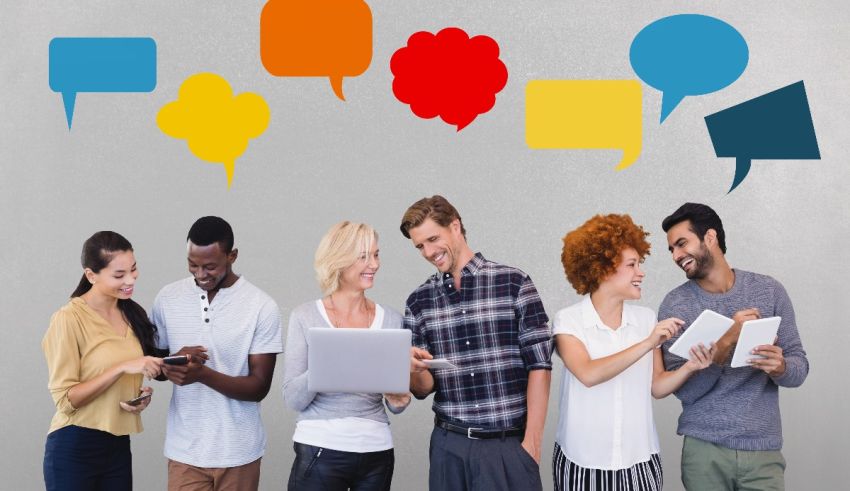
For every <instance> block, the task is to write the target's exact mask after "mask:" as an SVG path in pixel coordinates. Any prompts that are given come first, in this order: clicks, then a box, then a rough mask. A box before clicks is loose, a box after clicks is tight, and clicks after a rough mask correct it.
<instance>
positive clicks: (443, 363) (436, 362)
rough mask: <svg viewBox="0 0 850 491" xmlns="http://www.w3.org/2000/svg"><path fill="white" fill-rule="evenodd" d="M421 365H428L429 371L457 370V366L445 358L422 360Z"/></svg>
mask: <svg viewBox="0 0 850 491" xmlns="http://www.w3.org/2000/svg"><path fill="white" fill-rule="evenodd" d="M422 363H424V364H426V365H428V368H429V369H432V370H433V369H435V368H436V369H445V368H457V365H455V364H454V363H452V362H450V361H449V360H447V359H445V358H435V359H433V360H422Z"/></svg>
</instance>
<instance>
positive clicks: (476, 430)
mask: <svg viewBox="0 0 850 491" xmlns="http://www.w3.org/2000/svg"><path fill="white" fill-rule="evenodd" d="M662 228H663V230H664V231H665V232H666V234H667V242H668V248H669V251H670V253H671V255H672V258H673V261H674V262H675V264H676V265H677V266H678V267H679V268H681V269H682V270H683V271H684V273H685V275H686V277H687V281H686V282H685V283H683V284H682V285H680V286H679V287H677V288H675V289H674V290H673V291H671V292H670V293H669V294H667V296H666V297H665V299H664V301H663V302H662V304H661V306H660V308H659V314H658V316H656V315H655V313H654V312H653V311H652V310H650V309H648V308H645V307H640V306H636V305H633V304H630V303H626V301H630V300H638V299H640V297H641V285H642V281H643V279H644V274H645V273H644V271H643V269H642V263H643V260H644V258H645V257H646V256H647V255H648V254H649V249H650V244H649V243H648V242H647V240H646V237H647V236H648V233H647V232H646V231H645V230H644V229H643V227H641V226H639V225H636V224H635V223H634V222H633V221H632V219H631V218H630V217H629V216H628V215H615V214H610V215H597V216H594V217H592V218H591V219H589V220H588V221H587V222H585V223H584V224H583V225H581V226H580V227H578V228H577V229H575V230H573V231H571V232H569V233H567V234H566V236H565V237H564V239H563V250H562V255H561V260H562V263H563V267H564V271H565V274H566V278H567V280H568V281H569V283H570V284H571V285H572V286H573V288H574V289H575V290H576V292H577V293H578V294H580V295H583V296H584V297H583V298H582V300H581V301H580V302H578V303H577V304H575V305H572V306H570V307H567V308H565V309H562V310H560V311H558V312H557V313H556V314H555V316H554V320H553V322H552V327H551V328H550V322H549V317H548V316H547V314H546V312H545V310H544V308H543V303H542V301H541V300H540V297H539V295H538V293H537V290H536V288H535V286H534V283H533V282H532V280H531V278H530V277H529V276H528V275H527V274H526V273H524V272H523V271H521V270H519V269H517V268H514V267H510V266H506V265H502V264H499V263H496V262H493V261H490V260H488V259H485V257H484V256H483V255H482V254H481V253H476V252H474V251H473V250H472V249H471V248H470V246H469V245H468V243H467V241H466V229H465V227H464V224H463V221H462V220H461V217H460V214H459V213H458V211H457V210H456V209H455V207H454V206H452V204H451V203H449V202H448V201H447V200H446V199H445V198H443V197H441V196H432V197H430V198H423V199H421V200H419V201H417V202H416V203H414V204H413V205H411V206H410V207H409V208H408V209H407V211H406V212H405V213H404V216H403V218H402V221H401V226H400V229H401V233H402V234H403V235H404V236H405V237H406V238H408V239H410V240H411V242H412V243H413V245H414V246H415V247H416V249H418V250H419V252H420V253H421V254H422V257H423V258H424V259H425V260H427V261H428V262H429V263H431V264H432V265H433V266H434V267H435V268H436V270H437V272H436V273H435V274H434V275H432V276H431V277H429V278H428V279H427V280H426V281H425V282H424V283H423V284H422V285H421V286H419V287H418V288H417V289H416V290H415V291H414V292H413V293H411V294H410V296H409V297H408V299H407V302H406V305H405V309H404V314H403V315H402V314H400V313H398V312H396V311H395V310H393V309H392V308H391V307H389V306H387V305H382V304H378V303H376V302H374V301H373V300H371V299H369V298H367V296H366V290H368V289H369V288H371V287H372V286H373V284H374V281H375V275H376V273H377V272H378V270H379V267H380V256H379V249H378V234H377V233H376V232H375V230H374V229H372V228H371V227H369V226H368V225H365V224H361V223H352V222H341V223H339V224H337V225H335V226H333V227H332V228H331V229H330V230H329V231H328V232H327V234H326V235H325V236H324V237H323V238H322V240H321V242H320V244H319V247H318V249H317V251H316V255H315V264H314V266H315V270H316V277H317V280H318V283H319V286H320V289H321V291H322V296H321V298H318V299H317V300H315V301H311V302H308V303H306V304H304V305H301V306H299V307H296V308H295V309H293V310H292V313H291V315H290V318H289V327H288V330H287V332H286V350H285V356H284V365H285V366H284V382H283V397H284V401H285V403H286V405H287V406H288V407H290V408H291V409H293V410H295V411H297V412H298V417H297V422H296V427H295V433H294V435H293V441H294V449H295V460H294V462H293V463H292V468H291V471H290V476H289V482H288V488H289V489H290V490H324V489H328V490H347V489H352V490H387V489H390V486H391V483H392V475H393V469H394V454H393V440H392V434H391V432H390V429H389V418H388V416H387V411H386V410H387V409H388V410H389V412H390V413H393V414H398V413H400V412H402V411H404V410H405V408H406V407H407V406H408V405H409V404H410V401H411V395H412V396H413V397H416V398H417V399H424V398H426V397H428V396H429V395H430V394H432V393H433V394H434V396H433V411H434V414H435V418H434V428H433V431H432V434H431V441H430V453H429V456H430V469H429V488H430V489H433V490H527V489H528V490H534V489H542V483H541V479H540V469H539V464H540V459H541V453H542V450H541V442H542V440H543V432H544V423H545V419H546V413H547V407H548V401H549V392H550V384H551V370H552V360H551V355H552V350H553V349H554V350H555V351H556V353H557V354H558V356H559V357H560V359H561V360H562V361H563V363H564V366H565V370H564V376H563V379H562V384H561V390H560V412H559V418H558V425H557V434H556V439H555V440H556V443H555V448H554V452H553V460H552V472H553V481H554V485H555V489H556V490H596V489H600V490H602V489H604V490H655V489H661V487H662V483H663V479H662V466H661V458H660V455H659V453H660V448H659V443H658V436H657V433H656V430H655V423H654V419H653V415H652V398H653V397H655V398H661V397H665V396H667V395H669V394H671V393H675V394H676V396H677V397H678V398H679V399H680V400H681V402H682V414H681V416H680V418H679V426H678V433H679V434H681V435H684V437H685V438H684V446H683V450H682V480H683V483H684V485H685V487H686V488H687V489H689V490H718V489H719V490H722V489H728V490H766V489H784V478H783V475H784V468H785V462H784V460H783V457H782V454H781V452H780V450H781V447H782V432H781V422H780V417H779V405H778V388H779V387H780V386H782V387H795V386H798V385H800V384H802V383H803V381H804V380H805V378H806V375H807V374H808V361H807V359H806V353H805V351H804V350H803V347H802V344H801V341H800V337H799V334H798V332H797V327H796V324H795V319H794V311H793V307H792V305H791V301H790V299H789V298H788V295H787V294H786V292H785V290H784V289H783V287H782V285H781V284H780V283H779V282H777V281H776V280H774V279H773V278H771V277H769V276H764V275H759V274H755V273H751V272H748V271H744V270H740V269H732V268H731V267H730V266H729V264H728V263H727V261H726V259H725V252H726V243H725V233H724V230H723V225H722V222H721V220H720V218H719V217H718V216H717V214H716V213H715V212H714V210H712V209H711V208H709V207H708V206H705V205H701V204H695V203H686V204H685V205H683V206H682V207H680V208H679V209H678V210H676V211H675V212H674V213H673V214H672V215H670V216H668V217H667V218H666V219H664V221H663V223H662ZM237 255H238V250H237V249H236V248H234V237H233V231H232V229H231V227H230V225H229V224H227V222H225V221H224V220H223V219H221V218H218V217H203V218H201V219H199V220H198V221H196V222H195V224H194V225H193V226H192V227H191V229H190V230H189V234H188V236H187V256H188V266H189V271H190V273H191V276H189V277H187V278H185V279H183V280H180V281H177V282H175V283H172V284H170V285H167V286H166V287H165V288H163V289H162V291H161V292H160V293H159V294H158V295H157V297H156V299H155V301H154V304H153V308H152V310H151V313H150V316H148V315H147V314H146V313H145V311H144V309H143V308H142V307H141V306H139V305H138V304H137V303H135V302H134V301H133V300H132V299H131V297H132V294H133V288H134V284H135V281H136V278H137V276H138V271H137V268H136V262H135V258H134V256H133V249H132V246H131V245H130V243H129V242H128V241H127V240H126V239H124V238H123V237H122V236H121V235H119V234H117V233H115V232H98V233H96V234H94V235H93V236H92V237H90V238H89V239H88V240H87V241H86V243H85V245H84V247H83V254H82V266H83V277H82V278H81V280H80V283H79V285H78V287H77V289H76V290H75V291H74V292H73V293H72V295H71V300H70V302H69V303H68V304H66V305H65V306H63V307H62V308H61V309H60V310H59V311H57V312H56V313H55V314H54V315H53V317H52V319H51V322H50V327H49V328H48V331H47V333H46V335H45V337H44V340H43V342H42V346H43V349H44V352H45V356H46V358H47V364H48V369H49V384H48V385H49V389H50V392H51V394H52V396H53V399H54V401H55V403H56V414H55V416H54V418H53V421H52V423H51V427H50V431H49V434H48V437H47V443H46V447H45V456H44V479H45V484H46V487H47V489H48V490H59V489H62V490H66V489H74V490H77V489H80V490H82V489H85V490H113V489H114V490H127V489H131V488H132V472H131V471H132V466H131V457H130V443H129V435H130V434H132V433H137V432H140V431H141V430H142V425H141V418H140V413H141V411H143V410H144V409H145V408H146V407H147V405H148V404H149V403H150V399H151V398H150V394H151V393H152V388H150V387H146V386H145V387H143V386H142V383H143V378H144V377H147V378H148V379H153V378H156V379H158V380H168V381H171V382H172V383H173V384H174V389H173V393H172V398H171V403H170V406H169V411H168V422H167V430H166V441H165V456H166V457H167V459H168V489H169V490H196V489H197V490H217V489H235V490H256V489H257V488H258V483H259V475H260V460H261V457H262V455H263V452H264V449H265V443H266V437H265V433H264V430H263V426H262V423H261V421H260V408H259V403H260V401H261V400H262V399H263V398H264V397H265V396H266V395H267V393H268V391H269V388H270V386H271V381H272V374H273V372H274V367H275V361H276V355H277V354H278V353H281V352H282V351H283V346H282V333H281V318H280V311H279V309H278V307H277V305H276V304H275V302H274V301H273V300H272V299H271V297H269V296H268V295H267V294H265V293H264V292H262V291H261V290H260V289H259V288H257V287H256V286H254V285H253V284H251V283H249V282H248V281H247V280H246V279H245V277H244V276H240V275H237V274H236V273H235V272H234V271H233V264H234V262H235V261H236V258H237ZM705 309H711V310H713V311H715V312H718V313H720V314H722V315H726V316H728V317H731V318H732V319H733V320H734V324H733V325H732V327H731V328H729V330H728V331H727V332H726V333H725V334H724V335H723V336H722V337H721V338H720V339H719V340H717V342H716V343H711V344H710V345H708V346H705V345H701V344H700V345H697V346H694V347H692V348H691V349H690V353H689V355H690V356H689V359H685V358H681V357H679V356H677V355H675V354H673V353H671V352H670V351H669V348H670V346H671V345H672V343H673V342H674V341H675V340H676V339H677V338H678V337H679V336H680V335H681V333H682V332H683V331H684V330H686V329H687V328H688V326H690V324H691V323H692V322H693V321H694V320H695V319H696V317H697V316H698V315H699V314H700V313H701V312H702V311H703V310H705ZM771 316H781V317H782V321H781V324H780V326H779V331H778V336H777V339H776V342H775V343H774V344H772V345H762V346H758V347H757V348H756V349H755V350H753V353H752V355H753V357H752V358H751V359H750V360H749V366H746V367H741V368H732V367H731V366H730V358H731V354H732V352H733V351H734V347H735V343H736V340H737V338H738V334H739V332H740V330H741V326H742V324H743V323H744V322H745V321H747V320H751V319H757V318H760V317H771ZM659 319H660V320H659ZM316 327H326V328H329V329H337V328H339V329H342V328H361V329H401V328H404V329H409V330H411V331H412V343H413V346H412V347H411V359H410V393H404V394H365V393H364V394H351V393H324V392H318V393H317V392H312V391H310V390H309V387H308V383H307V379H308V371H309V367H308V364H307V353H308V351H309V349H310V347H309V337H308V336H307V331H308V329H310V328H316ZM168 355H170V356H169V357H168V358H166V359H165V361H164V358H163V357H165V356H168ZM174 357H177V359H179V361H180V362H181V363H182V364H171V362H172V361H173V360H175V358H174ZM433 358H440V359H448V360H449V361H450V362H452V363H453V364H454V365H455V368H442V369H437V368H430V367H429V364H428V363H427V360H429V359H433ZM401 487H402V488H403V487H404V486H401Z"/></svg>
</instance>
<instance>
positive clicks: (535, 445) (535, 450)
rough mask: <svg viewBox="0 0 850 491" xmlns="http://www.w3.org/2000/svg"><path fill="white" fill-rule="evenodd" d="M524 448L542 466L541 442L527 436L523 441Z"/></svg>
mask: <svg viewBox="0 0 850 491" xmlns="http://www.w3.org/2000/svg"><path fill="white" fill-rule="evenodd" d="M522 448H523V449H524V450H525V451H526V452H528V455H531V458H533V459H534V461H535V462H537V465H540V440H537V441H534V440H533V439H531V438H529V437H528V436H527V435H526V437H525V438H524V439H523V440H522Z"/></svg>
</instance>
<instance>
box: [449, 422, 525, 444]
mask: <svg viewBox="0 0 850 491" xmlns="http://www.w3.org/2000/svg"><path fill="white" fill-rule="evenodd" d="M434 425H435V426H436V427H437V428H442V429H444V430H448V431H451V432H452V433H459V434H461V435H463V436H465V437H467V438H469V439H472V440H480V439H484V438H505V437H509V436H523V435H525V428H507V429H504V430H488V429H487V428H475V427H472V426H459V425H456V424H452V423H449V422H447V421H443V420H442V419H440V418H434Z"/></svg>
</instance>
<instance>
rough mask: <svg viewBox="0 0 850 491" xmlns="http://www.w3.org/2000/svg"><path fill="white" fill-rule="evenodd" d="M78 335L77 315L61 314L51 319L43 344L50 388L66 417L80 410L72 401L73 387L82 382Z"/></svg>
mask: <svg viewBox="0 0 850 491" xmlns="http://www.w3.org/2000/svg"><path fill="white" fill-rule="evenodd" d="M77 332H78V329H77V322H76V320H75V319H74V317H73V315H71V314H68V313H66V312H62V311H60V312H56V313H55V314H54V315H53V317H52V318H51V319H50V327H48V329H47V333H46V334H45V335H44V339H42V341H41V347H42V349H43V350H44V356H45V358H46V359H47V372H48V381H47V388H48V389H49V390H50V395H51V396H52V397H53V402H54V404H56V409H57V411H59V412H60V413H63V414H73V413H74V412H75V411H76V410H77V409H76V408H75V407H74V406H73V405H71V401H70V400H69V399H68V392H69V391H70V390H71V387H73V386H75V385H77V384H79V383H80V347H79V342H78V340H77Z"/></svg>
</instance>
